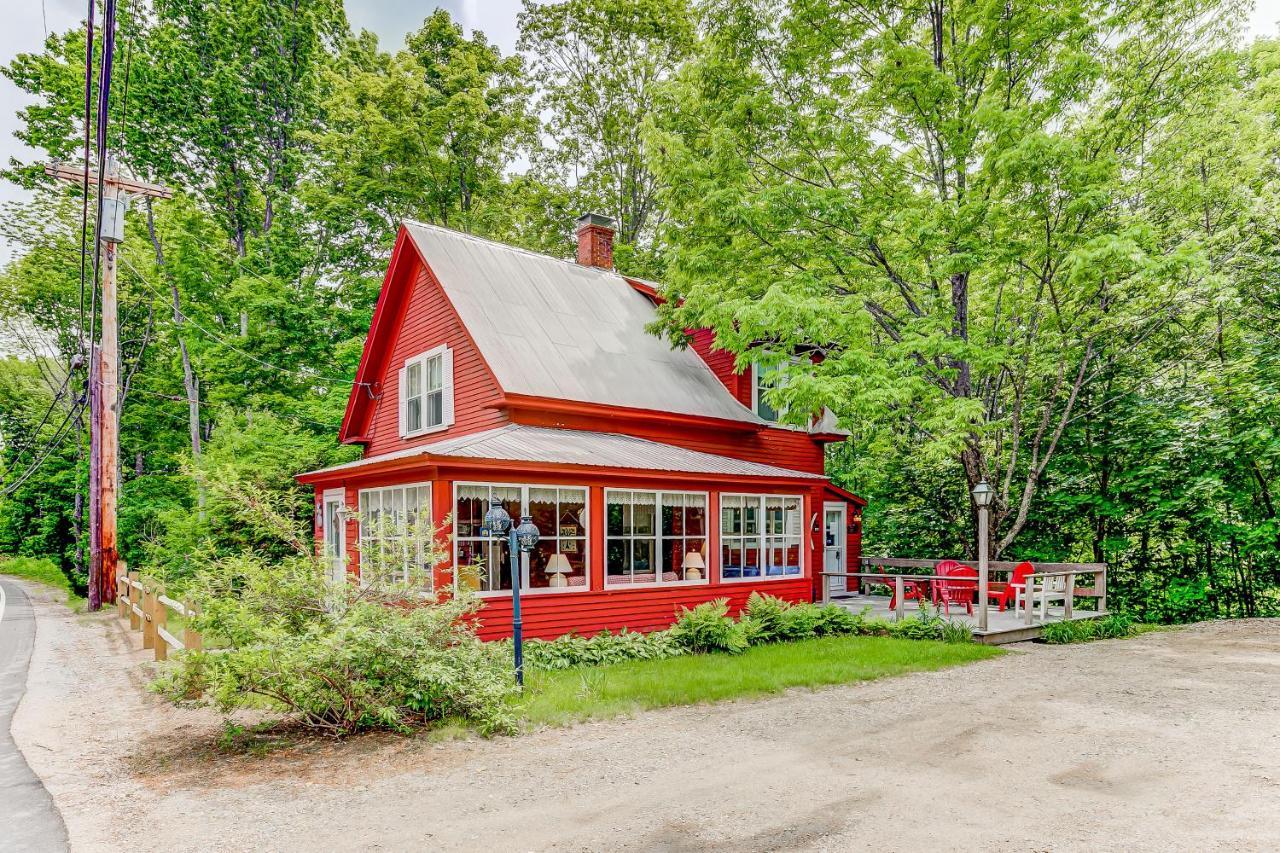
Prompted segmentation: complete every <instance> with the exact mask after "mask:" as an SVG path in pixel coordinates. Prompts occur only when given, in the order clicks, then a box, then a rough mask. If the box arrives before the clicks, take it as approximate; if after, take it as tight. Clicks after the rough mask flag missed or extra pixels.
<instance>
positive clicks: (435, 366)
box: [400, 346, 453, 438]
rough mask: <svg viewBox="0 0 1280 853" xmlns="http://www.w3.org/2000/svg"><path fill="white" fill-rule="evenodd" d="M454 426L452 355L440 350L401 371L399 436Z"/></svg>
mask: <svg viewBox="0 0 1280 853" xmlns="http://www.w3.org/2000/svg"><path fill="white" fill-rule="evenodd" d="M452 423H453V351H452V350H450V349H449V348H448V347H447V346H438V347H436V348H435V349H433V350H429V351H427V352H424V353H423V354H422V355H419V356H415V357H414V358H411V359H409V360H408V361H406V362H405V363H404V367H403V368H401V370H400V436H401V437H402V438H412V437H414V436H416V435H423V434H425V433H429V432H438V431H439V430H442V429H446V428H447V427H448V426H449V425H450V424H452Z"/></svg>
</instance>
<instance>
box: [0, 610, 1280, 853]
mask: <svg viewBox="0 0 1280 853" xmlns="http://www.w3.org/2000/svg"><path fill="white" fill-rule="evenodd" d="M29 589H32V591H33V598H35V599H36V601H35V605H36V608H37V615H38V619H39V630H38V633H37V641H36V648H35V653H34V656H33V658H32V662H31V681H30V683H29V685H28V692H27V696H26V698H25V699H24V700H23V702H22V704H21V706H20V707H19V709H18V713H17V716H16V718H15V723H14V735H15V738H16V739H17V741H18V743H19V745H20V746H21V747H22V748H23V750H24V752H25V753H26V755H27V760H28V761H29V762H30V764H31V766H32V768H33V769H34V770H35V771H36V773H38V774H39V775H40V777H41V778H42V779H43V780H44V782H45V784H46V785H47V787H48V788H49V790H50V792H51V793H52V794H53V796H54V798H55V800H56V801H57V804H58V806H59V808H60V809H61V811H62V813H63V815H64V817H65V819H66V822H67V827H68V831H69V833H70V838H71V843H72V848H73V849H74V850H105V849H124V848H126V847H129V848H131V849H135V850H137V849H140V850H166V851H179V850H210V851H213V850H219V851H222V850H282V851H284V850H299V851H301V850H308V851H310V850H317V851H319V850H324V851H331V850H370V849H374V850H483V851H486V853H496V851H506V850H611V851H612V850H703V849H710V848H714V849H716V850H788V849H800V850H809V849H826V850H863V849H867V850H870V849H875V850H880V851H884V850H903V851H913V850H924V849H928V850H970V849H984V850H1017V851H1025V850H1090V851H1093V850H1162V851H1163V850H1208V849H1232V850H1274V849H1277V848H1280V621H1276V620H1257V621H1247V622H1231V623H1226V622H1224V623H1212V624H1203V625H1198V626H1194V627H1191V628H1188V629H1184V630H1179V631H1171V632H1161V633H1155V634H1148V635H1146V636H1143V637H1140V638H1138V639H1134V640H1128V641H1109V642H1100V643H1093V644H1090V645H1087V646H1075V647H1057V648H1054V647H1043V646H1029V647H1027V648H1025V649H1022V650H1017V651H1015V652H1014V653H1012V654H1009V655H1007V656H1004V657H1002V658H999V659H997V660H992V661H986V662H983V663H978V664H974V665H971V666H968V667H964V668H961V669H952V670H948V671H944V672H937V673H927V674H917V675H910V676H905V677H901V678H896V679H889V680H884V681H878V682H873V683H868V684H859V685H854V686H849V687H837V688H829V689H824V690H820V691H807V690H801V691H793V692H791V693H788V694H786V695H784V696H781V697H777V698H773V699H767V700H760V701H750V702H747V701H744V702H734V703H728V704H722V705H715V706H701V707H693V708H683V709H674V710H665V711H654V712H650V713H645V714H642V715H639V716H637V717H634V718H630V719H623V720H615V721H611V722H604V723H592V724H586V725H579V726H576V727H573V728H568V729H557V730H549V731H543V732H539V733H535V734H532V735H528V736H524V737H518V738H497V739H494V740H490V741H484V740H479V739H464V740H456V741H449V742H444V743H433V742H431V741H430V740H428V739H425V738H422V739H409V740H406V739H401V738H392V737H371V738H359V739H356V740H354V741H350V742H347V743H342V744H336V745H335V744H319V745H312V746H309V747H306V748H295V749H290V750H286V751H284V752H280V753H275V754H271V755H269V756H266V757H245V756H241V757H234V758H228V757H213V758H210V757H208V754H207V753H199V752H197V751H193V749H192V747H191V744H192V743H193V742H194V743H198V744H207V743H208V742H210V741H211V739H212V738H213V737H215V736H216V733H217V731H218V723H217V719H216V718H214V717H212V716H210V715H208V714H207V713H204V712H195V711H181V712H179V711H174V710H171V709H169V708H167V707H164V706H162V705H160V704H159V703H158V702H157V701H156V700H155V699H154V698H152V697H149V696H146V695H144V694H143V693H142V692H141V690H140V689H139V688H140V686H141V684H142V683H143V681H144V675H145V670H146V667H145V665H144V664H143V661H144V660H145V656H144V655H143V654H142V653H140V652H137V651H134V649H135V648H136V646H137V645H138V639H137V635H132V636H130V635H128V634H127V633H126V632H124V631H122V630H121V629H120V627H119V626H118V624H117V623H116V620H114V619H111V618H109V617H87V616H80V617H75V616H71V615H70V614H68V613H67V611H66V610H65V609H63V608H61V607H60V606H58V605H56V604H54V603H52V602H51V600H50V599H51V596H50V595H49V594H39V593H36V592H35V590H34V588H31V587H29ZM139 745H140V752H141V757H137V756H134V757H131V756H130V753H131V751H134V750H136V749H138V747H139ZM130 839H131V840H130Z"/></svg>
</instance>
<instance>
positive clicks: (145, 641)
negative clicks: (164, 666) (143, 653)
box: [116, 563, 204, 660]
mask: <svg viewBox="0 0 1280 853" xmlns="http://www.w3.org/2000/svg"><path fill="white" fill-rule="evenodd" d="M116 607H117V608H118V609H119V611H120V618H121V619H128V620H129V629H130V630H132V631H141V632H142V647H143V648H144V649H154V650H155V657H156V660H168V658H169V650H170V649H173V650H174V651H181V650H183V649H200V648H203V646H204V641H203V639H202V638H201V637H200V632H199V631H196V630H195V629H194V628H192V627H191V620H192V618H194V617H195V616H196V615H197V614H198V613H199V612H200V611H199V610H198V609H197V608H196V606H195V605H194V604H192V603H191V602H190V601H186V602H181V601H175V600H173V599H172V598H170V597H169V596H167V595H165V594H164V584H162V583H160V582H159V581H156V580H153V579H151V578H144V577H142V574H141V573H140V572H136V571H133V572H131V571H129V570H128V567H127V566H125V565H124V564H123V563H121V564H120V574H119V576H118V577H117V578H116ZM170 610H172V611H173V612H174V613H176V614H177V615H178V616H179V617H180V618H181V619H182V639H181V640H179V639H178V638H177V637H176V636H174V635H173V634H172V633H170V631H169V611H170Z"/></svg>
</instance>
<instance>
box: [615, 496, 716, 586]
mask: <svg viewBox="0 0 1280 853" xmlns="http://www.w3.org/2000/svg"><path fill="white" fill-rule="evenodd" d="M616 492H628V493H631V494H635V493H636V492H653V494H654V501H655V504H654V509H655V510H656V512H655V513H654V518H653V538H654V540H655V541H656V542H657V549H656V550H657V558H658V560H657V561H658V565H657V567H656V568H655V570H654V573H653V576H654V580H652V581H650V582H648V583H613V584H611V583H609V539H610V537H609V495H610V494H613V493H616ZM663 495H700V496H701V497H702V498H703V500H704V501H705V504H704V506H705V507H706V521H705V524H706V526H707V532H706V533H704V534H703V535H702V538H703V539H705V540H706V541H707V556H708V559H709V558H710V556H711V551H712V548H713V544H712V541H711V495H710V493H709V492H697V491H687V490H684V489H605V490H604V513H605V520H604V588H605V589H608V590H614V591H620V590H628V589H652V588H654V587H676V586H705V585H707V584H709V583H711V567H710V566H708V567H707V568H705V569H703V570H702V577H701V578H700V579H699V580H686V579H685V578H680V579H679V580H674V581H664V580H660V578H661V577H662V573H663V571H664V570H665V568H666V567H665V566H664V565H663V564H662V558H663V548H662V542H663V540H664V539H672V538H675V537H670V536H666V537H664V536H663V535H662V496H663ZM613 538H615V539H616V538H618V537H613ZM625 538H626V539H627V540H628V541H630V540H631V539H634V538H635V537H634V536H627V537H625ZM641 538H647V537H641ZM680 538H682V539H688V538H689V537H687V536H683V537H680ZM714 547H715V548H719V547H720V545H719V543H716V544H715V545H714ZM681 568H683V567H682V566H677V567H676V574H677V575H678V574H679V573H680V569H681Z"/></svg>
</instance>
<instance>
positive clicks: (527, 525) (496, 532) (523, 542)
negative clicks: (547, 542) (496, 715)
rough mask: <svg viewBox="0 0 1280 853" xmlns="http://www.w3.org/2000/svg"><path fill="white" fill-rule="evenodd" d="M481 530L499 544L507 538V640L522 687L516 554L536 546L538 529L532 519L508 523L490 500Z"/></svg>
mask: <svg viewBox="0 0 1280 853" xmlns="http://www.w3.org/2000/svg"><path fill="white" fill-rule="evenodd" d="M484 528H485V530H487V531H488V532H489V535H490V536H491V537H493V538H494V539H496V540H498V541H501V540H502V538H503V537H506V538H507V550H508V552H509V556H510V558H511V639H512V640H513V641H514V643H515V652H516V684H518V685H519V686H520V687H521V688H523V687H524V622H523V621H522V620H521V618H520V558H519V556H518V555H519V554H528V553H529V552H531V551H532V550H533V549H534V548H536V547H537V546H538V539H539V535H538V526H537V525H536V524H534V523H533V517H532V516H528V515H523V516H521V517H520V526H519V527H516V526H515V525H513V524H512V523H511V515H510V513H508V512H507V511H506V509H505V508H504V507H503V506H502V501H501V500H499V499H498V498H493V499H491V500H490V501H489V511H488V512H486V513H485V514H484Z"/></svg>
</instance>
